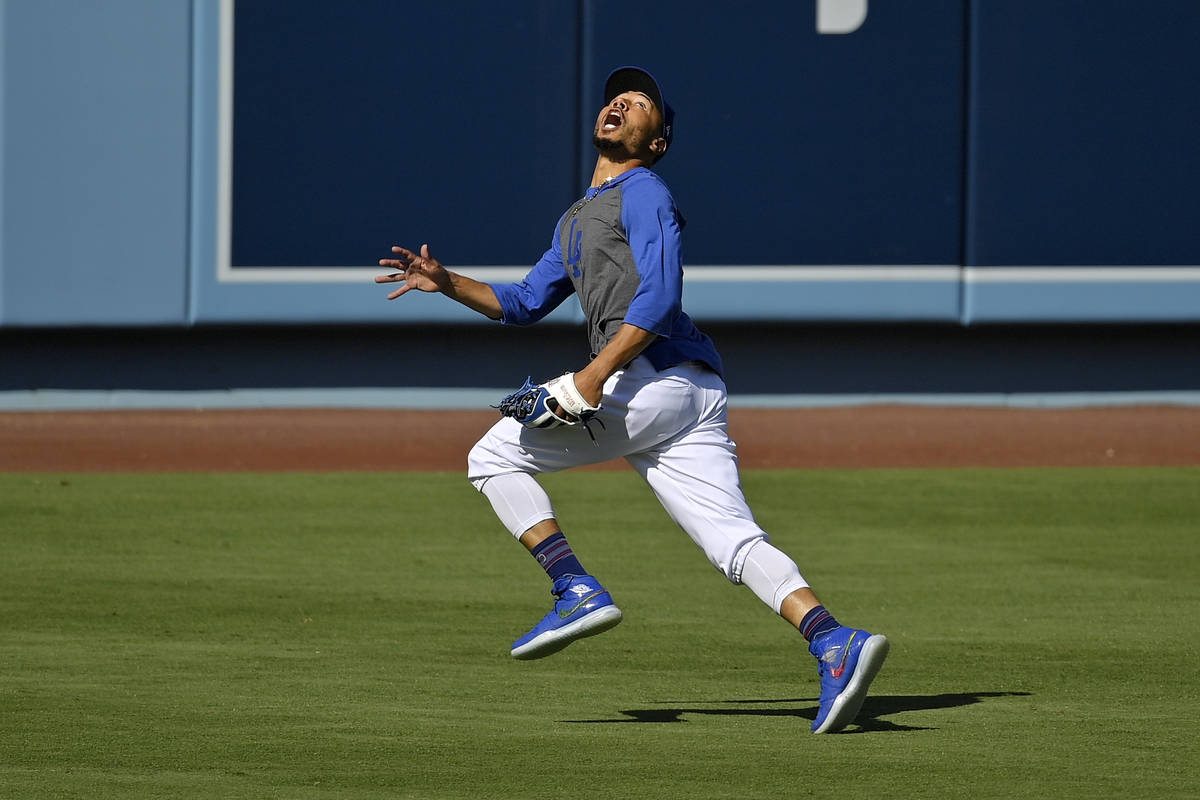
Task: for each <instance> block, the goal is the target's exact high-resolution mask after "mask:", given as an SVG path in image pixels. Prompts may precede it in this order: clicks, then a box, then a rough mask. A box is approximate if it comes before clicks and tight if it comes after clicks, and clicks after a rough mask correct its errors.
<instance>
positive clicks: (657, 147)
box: [650, 136, 667, 160]
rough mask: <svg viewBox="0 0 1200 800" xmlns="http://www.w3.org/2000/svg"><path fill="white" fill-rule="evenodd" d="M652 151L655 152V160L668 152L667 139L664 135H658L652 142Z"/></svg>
mask: <svg viewBox="0 0 1200 800" xmlns="http://www.w3.org/2000/svg"><path fill="white" fill-rule="evenodd" d="M650 152H651V153H654V158H655V160H657V159H660V158H662V157H663V156H665V155H666V154H667V140H666V139H664V138H663V137H661V136H660V137H658V138H657V139H655V140H654V141H652V142H651V143H650Z"/></svg>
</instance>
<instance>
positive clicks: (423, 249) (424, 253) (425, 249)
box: [421, 244, 433, 258]
mask: <svg viewBox="0 0 1200 800" xmlns="http://www.w3.org/2000/svg"><path fill="white" fill-rule="evenodd" d="M421 258H433V256H431V255H429V245H427V244H423V245H421Z"/></svg>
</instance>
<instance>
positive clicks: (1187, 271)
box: [965, 266, 1200, 283]
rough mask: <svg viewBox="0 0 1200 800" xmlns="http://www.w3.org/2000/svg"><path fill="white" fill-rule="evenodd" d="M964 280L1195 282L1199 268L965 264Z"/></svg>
mask: <svg viewBox="0 0 1200 800" xmlns="http://www.w3.org/2000/svg"><path fill="white" fill-rule="evenodd" d="M965 279H966V282H967V283H1196V282H1200V267H1194V266H1177V267H1159V266H1154V267H1150V266H1144V267H1139V266H1121V267H1062V266H1045V267H967V268H966V269H965Z"/></svg>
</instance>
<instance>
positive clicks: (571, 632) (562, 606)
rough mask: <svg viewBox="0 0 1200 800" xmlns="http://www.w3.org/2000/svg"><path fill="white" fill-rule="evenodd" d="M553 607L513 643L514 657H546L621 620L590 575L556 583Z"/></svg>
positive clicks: (561, 579) (606, 592)
mask: <svg viewBox="0 0 1200 800" xmlns="http://www.w3.org/2000/svg"><path fill="white" fill-rule="evenodd" d="M551 594H553V595H554V597H555V598H556V599H555V601H554V610H553V611H551V612H550V613H549V614H547V615H546V616H545V617H544V618H543V619H542V621H541V622H539V623H538V624H537V625H535V626H534V628H533V630H531V631H529V633H527V634H525V635H524V636H522V637H521V638H520V639H517V640H516V641H515V642H513V646H512V656H513V658H520V659H532V658H544V657H545V656H548V655H551V654H552V653H557V652H558V651H559V650H562V649H563V648H564V647H566V646H567V645H569V644H570V643H571V642H573V641H575V640H576V639H582V638H583V637H585V636H595V635H596V634H597V633H603V632H604V631H606V630H608V629H609V628H612V627H613V626H615V625H616V624H617V623H618V622H620V621H621V609H619V608H617V607H616V605H614V604H613V599H612V596H611V595H609V593H608V591H607V590H606V589H605V588H604V587H603V586H601V585H600V582H599V581H598V580H596V579H595V578H593V577H592V576H591V575H567V576H566V577H563V578H559V579H558V580H556V581H555V582H554V588H553V589H551Z"/></svg>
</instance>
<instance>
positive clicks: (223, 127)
mask: <svg viewBox="0 0 1200 800" xmlns="http://www.w3.org/2000/svg"><path fill="white" fill-rule="evenodd" d="M217 13H218V16H219V17H220V22H219V26H220V31H221V35H220V45H219V49H220V55H219V58H218V62H219V67H218V70H219V74H218V76H217V87H218V89H217V92H218V95H217V281H218V282H221V283H224V282H226V281H232V280H241V279H239V278H236V277H235V274H236V270H234V269H233V268H232V266H231V264H230V261H231V256H230V253H231V251H232V247H231V244H230V237H231V236H232V233H231V228H232V226H233V0H221V6H220V9H219V10H218V12H217Z"/></svg>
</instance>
